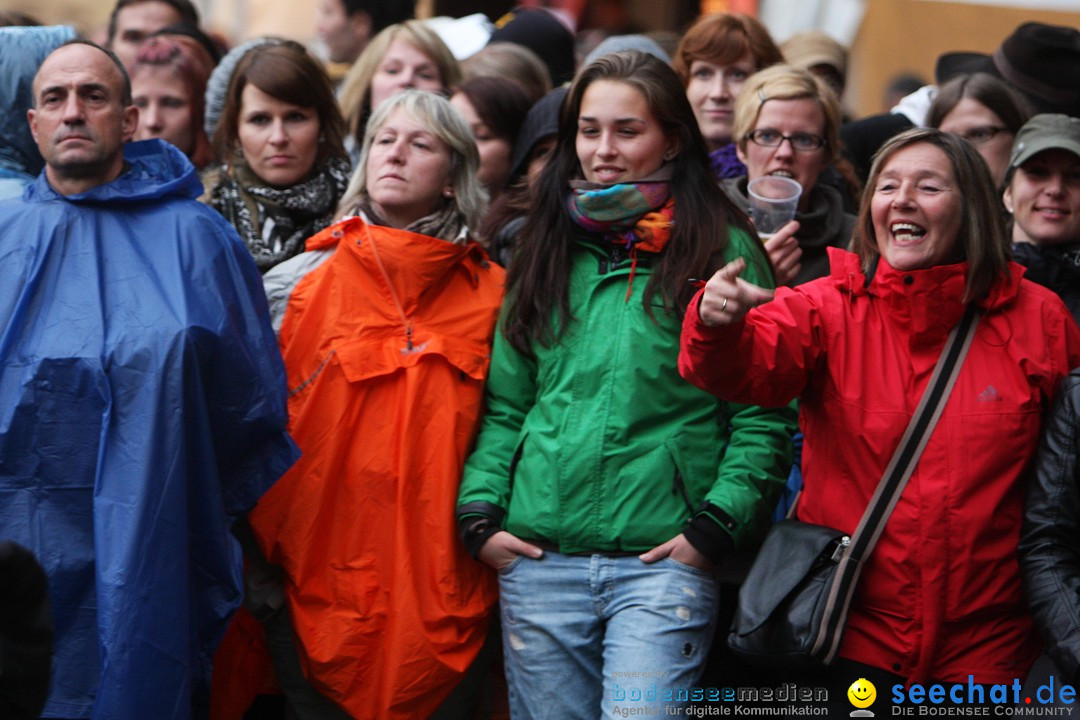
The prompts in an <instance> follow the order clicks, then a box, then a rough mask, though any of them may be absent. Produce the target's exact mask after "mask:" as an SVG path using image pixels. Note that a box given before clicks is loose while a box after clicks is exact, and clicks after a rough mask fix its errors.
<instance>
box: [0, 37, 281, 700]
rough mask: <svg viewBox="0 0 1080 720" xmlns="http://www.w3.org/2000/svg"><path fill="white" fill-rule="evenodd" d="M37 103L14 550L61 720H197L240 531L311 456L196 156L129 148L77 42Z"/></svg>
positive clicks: (15, 212)
mask: <svg viewBox="0 0 1080 720" xmlns="http://www.w3.org/2000/svg"><path fill="white" fill-rule="evenodd" d="M33 91H34V92H33V95H34V107H33V109H31V110H30V111H29V113H28V117H29V122H30V128H31V131H32V133H33V136H34V140H35V142H36V143H37V145H38V148H39V149H40V150H41V154H42V156H43V157H44V158H45V163H46V165H45V170H44V171H43V173H42V174H41V175H40V176H39V177H38V178H37V180H36V181H35V183H34V184H33V185H31V186H29V187H28V188H27V189H26V191H25V192H24V193H23V195H22V197H21V198H18V199H13V200H7V201H4V202H0V268H2V270H0V273H2V278H3V279H2V281H0V538H3V539H11V540H14V541H15V542H18V543H20V544H22V545H24V546H26V547H28V548H30V549H31V550H32V551H33V552H34V553H35V555H37V557H38V559H39V560H40V561H41V563H42V565H43V566H44V568H45V570H46V573H47V574H48V578H49V597H50V602H51V605H52V612H53V617H54V621H55V629H56V637H55V648H56V650H55V654H54V657H53V671H52V683H51V687H50V691H49V699H48V702H47V704H46V706H45V711H44V717H50V718H91V717H92V718H95V719H100V720H105V719H108V720H129V719H130V720H147V719H149V718H154V719H155V720H159V719H170V718H184V719H185V720H187V719H188V718H192V717H202V716H204V715H205V714H206V712H207V706H208V693H209V687H208V686H209V677H210V659H211V656H212V654H213V651H214V648H215V647H216V646H217V644H218V642H219V641H220V639H221V636H222V635H223V633H224V631H225V623H226V620H227V619H228V617H229V615H230V614H231V613H232V611H233V610H234V609H235V608H236V607H237V605H238V604H239V602H240V598H241V578H240V562H241V560H240V550H239V547H238V546H237V544H236V542H235V541H234V540H233V538H232V536H231V535H230V533H229V528H230V526H231V525H232V523H233V521H234V520H235V519H236V518H237V517H239V516H240V515H242V514H243V513H245V512H246V511H247V510H249V509H250V508H251V507H252V506H253V505H254V504H255V502H256V500H257V499H258V498H259V496H260V495H261V494H262V493H263V492H264V491H265V490H266V489H267V488H268V487H269V486H270V485H271V484H272V483H273V482H274V480H276V479H277V478H278V477H279V476H280V475H281V474H282V473H283V472H284V471H285V470H286V469H287V468H288V467H289V465H291V463H292V462H293V461H294V460H295V457H296V449H295V446H294V445H293V444H292V442H291V440H290V439H289V437H288V435H287V434H286V432H285V423H286V417H287V416H286V407H285V381H284V377H285V376H284V371H283V368H282V364H281V359H280V356H279V354H278V350H277V345H276V343H275V340H274V335H273V332H272V331H271V329H270V324H269V320H268V314H267V309H266V301H265V299H264V297H263V294H262V286H261V282H260V278H259V274H258V272H257V271H256V269H255V265H254V263H253V262H252V260H251V258H250V257H249V256H248V254H247V252H246V250H245V249H244V246H243V244H242V243H241V242H240V239H239V238H238V237H237V236H236V234H235V233H234V232H233V230H232V229H231V228H230V227H229V226H228V225H227V224H226V223H225V222H224V220H222V218H220V217H219V216H217V214H216V213H214V212H213V211H212V210H210V209H209V208H206V207H205V206H202V205H200V204H198V203H196V202H194V200H193V198H195V197H197V196H198V195H199V194H200V192H201V190H202V186H201V184H200V183H199V180H198V177H197V175H196V173H195V170H194V168H192V166H191V165H190V164H189V163H188V161H187V159H186V158H185V157H184V156H183V154H182V153H180V152H179V151H178V150H176V149H175V148H173V147H172V146H171V145H168V144H166V143H164V142H161V141H158V140H148V141H145V142H142V143H130V144H127V145H125V143H126V142H127V141H128V140H129V139H130V138H131V135H132V133H133V132H134V130H135V126H136V121H137V118H138V111H137V110H136V109H135V108H134V107H133V106H132V104H131V90H130V84H129V82H128V80H127V76H126V74H125V73H124V70H123V68H122V67H121V65H120V63H119V62H118V61H117V60H116V58H115V57H114V56H112V55H111V54H108V53H106V51H104V50H102V49H101V48H99V47H97V46H96V45H92V44H89V43H84V42H79V41H75V42H73V43H69V44H65V45H62V46H61V47H59V48H58V49H57V50H55V51H54V52H53V53H52V54H50V55H49V56H48V57H47V58H46V59H45V61H44V62H43V63H42V65H41V68H40V69H39V71H38V74H37V76H36V77H35V79H34V86H33Z"/></svg>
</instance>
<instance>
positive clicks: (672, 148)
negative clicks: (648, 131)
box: [664, 133, 682, 162]
mask: <svg viewBox="0 0 1080 720" xmlns="http://www.w3.org/2000/svg"><path fill="white" fill-rule="evenodd" d="M681 150H682V143H680V142H679V136H678V135H675V134H674V133H672V134H671V135H668V137H667V142H665V143H664V162H671V161H672V160H674V159H675V157H676V156H677V155H678V154H679V151H681Z"/></svg>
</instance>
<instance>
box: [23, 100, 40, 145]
mask: <svg viewBox="0 0 1080 720" xmlns="http://www.w3.org/2000/svg"><path fill="white" fill-rule="evenodd" d="M36 115H37V114H36V113H35V112H34V108H30V109H29V110H27V111H26V122H27V123H28V124H29V125H30V134H31V135H32V136H33V137H34V142H35V143H36V142H37V141H38V136H37V122H36Z"/></svg>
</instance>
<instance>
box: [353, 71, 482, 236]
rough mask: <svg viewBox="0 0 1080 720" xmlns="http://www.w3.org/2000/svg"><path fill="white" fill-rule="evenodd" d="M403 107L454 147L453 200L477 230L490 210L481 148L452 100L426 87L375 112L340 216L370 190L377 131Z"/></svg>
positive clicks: (393, 99)
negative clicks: (371, 157) (481, 175)
mask: <svg viewBox="0 0 1080 720" xmlns="http://www.w3.org/2000/svg"><path fill="white" fill-rule="evenodd" d="M399 108H400V109H401V111H402V112H404V113H405V114H406V115H408V116H409V118H411V119H412V120H414V121H416V122H417V123H419V124H420V125H422V126H423V127H424V129H425V130H427V131H428V132H430V133H431V134H433V135H434V136H435V137H437V138H438V139H439V140H440V141H441V142H442V143H443V144H444V145H446V146H447V148H449V149H450V186H451V187H452V188H453V189H454V193H453V196H452V199H451V202H453V203H455V204H456V205H457V209H458V212H459V213H461V215H462V217H463V218H464V219H465V226H466V227H467V228H469V229H470V230H473V231H475V230H476V229H477V228H479V227H480V221H481V219H482V218H483V216H484V212H485V211H486V210H487V201H488V196H487V191H486V190H484V186H483V185H481V184H480V180H479V179H477V174H476V173H477V171H478V170H479V169H480V152H479V151H478V150H477V149H476V141H475V140H474V139H473V133H472V130H471V129H470V128H469V126H468V125H466V124H465V120H464V119H463V118H462V117H461V114H460V113H459V112H458V111H457V110H455V109H454V106H453V105H451V104H450V101H449V100H447V99H446V98H444V97H440V96H438V95H436V94H434V93H429V92H423V91H422V90H405V91H404V92H400V93H398V94H397V95H394V96H393V97H391V98H389V99H388V100H387V101H386V102H384V103H383V104H382V105H380V106H379V107H377V108H375V111H374V112H373V113H372V115H371V120H370V121H369V122H368V124H367V131H366V132H365V133H364V142H363V145H362V146H361V149H360V162H359V163H357V165H356V169H355V170H354V171H353V176H352V179H350V180H349V187H348V188H346V189H345V195H344V196H343V197H342V198H341V202H340V203H339V204H338V212H337V217H338V218H340V217H343V216H345V215H349V214H352V213H354V212H355V211H356V209H357V207H358V206H359V204H360V201H361V200H364V199H366V198H367V197H368V194H367V163H368V156H369V155H370V152H371V144H372V142H373V140H374V138H375V135H376V134H377V133H378V132H379V130H381V129H382V126H383V125H384V124H385V123H386V121H387V120H388V119H389V118H390V116H391V115H392V114H393V113H394V111H395V110H398V109H399Z"/></svg>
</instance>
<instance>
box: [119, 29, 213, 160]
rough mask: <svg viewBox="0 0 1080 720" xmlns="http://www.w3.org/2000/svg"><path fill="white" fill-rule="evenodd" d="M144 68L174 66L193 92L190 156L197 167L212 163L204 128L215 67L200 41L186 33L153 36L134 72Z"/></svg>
mask: <svg viewBox="0 0 1080 720" xmlns="http://www.w3.org/2000/svg"><path fill="white" fill-rule="evenodd" d="M142 67H164V68H171V69H172V71H173V73H174V74H175V75H176V76H177V77H178V78H180V81H181V82H183V83H184V86H185V87H186V88H187V90H188V93H189V94H190V102H191V124H192V129H193V130H194V132H193V137H194V142H193V145H192V147H191V151H190V152H189V153H188V157H189V158H190V159H191V164H192V165H194V166H195V167H196V168H198V169H200V170H201V169H202V168H204V167H206V166H207V165H208V164H209V163H210V159H211V152H210V140H209V139H208V138H207V137H206V130H205V128H204V127H203V112H204V108H205V107H206V83H207V80H209V79H210V73H211V71H213V69H214V61H213V59H212V58H211V57H210V53H208V52H207V51H206V48H204V47H203V46H202V45H200V44H199V43H198V41H196V40H194V39H193V38H189V37H187V36H186V35H154V36H152V37H150V38H149V39H147V40H146V42H144V43H143V44H142V45H140V46H139V53H138V55H136V56H135V64H134V65H133V66H132V69H131V74H132V76H134V75H135V73H137V72H138V71H139V69H140V68H142Z"/></svg>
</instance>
